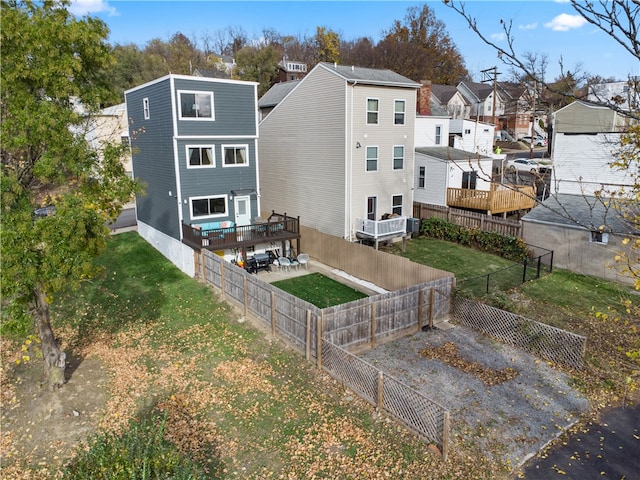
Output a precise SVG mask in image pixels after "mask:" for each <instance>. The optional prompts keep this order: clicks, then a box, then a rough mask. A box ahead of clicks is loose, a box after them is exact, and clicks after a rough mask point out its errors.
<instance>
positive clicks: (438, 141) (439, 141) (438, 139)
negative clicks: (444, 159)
mask: <svg viewBox="0 0 640 480" xmlns="http://www.w3.org/2000/svg"><path fill="white" fill-rule="evenodd" d="M435 143H436V145H442V125H436V135H435Z"/></svg>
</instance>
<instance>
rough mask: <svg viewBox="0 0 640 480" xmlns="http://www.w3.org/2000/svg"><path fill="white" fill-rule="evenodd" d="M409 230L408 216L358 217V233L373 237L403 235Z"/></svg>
mask: <svg viewBox="0 0 640 480" xmlns="http://www.w3.org/2000/svg"><path fill="white" fill-rule="evenodd" d="M406 231H407V217H393V218H388V219H387V220H369V219H366V218H356V233H360V234H362V235H366V236H367V237H371V238H378V237H386V236H389V235H401V234H404V233H406Z"/></svg>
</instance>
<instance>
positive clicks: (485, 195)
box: [447, 185, 536, 213]
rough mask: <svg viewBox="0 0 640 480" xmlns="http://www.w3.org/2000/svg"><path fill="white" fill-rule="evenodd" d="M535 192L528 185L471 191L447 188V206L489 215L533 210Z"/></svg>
mask: <svg viewBox="0 0 640 480" xmlns="http://www.w3.org/2000/svg"><path fill="white" fill-rule="evenodd" d="M535 205H536V191H535V189H534V187H532V186H530V185H519V186H517V187H516V188H515V189H513V188H505V189H502V190H499V189H497V188H492V189H491V190H472V189H469V188H447V206H449V207H458V208H469V209H473V210H482V211H485V212H490V213H504V212H514V211H516V210H524V209H528V208H533V207H534V206H535Z"/></svg>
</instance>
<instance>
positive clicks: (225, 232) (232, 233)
mask: <svg viewBox="0 0 640 480" xmlns="http://www.w3.org/2000/svg"><path fill="white" fill-rule="evenodd" d="M218 223H220V225H219V226H218V227H219V228H211V224H210V223H209V224H207V223H201V224H196V223H192V224H186V223H183V224H182V243H184V244H186V245H189V246H190V247H191V248H193V249H195V250H197V251H200V250H202V249H204V250H211V251H217V250H229V249H238V250H241V251H243V253H245V251H246V249H247V248H248V247H253V246H256V245H261V244H278V243H280V244H281V250H280V251H281V252H284V251H285V248H286V247H285V244H286V242H287V240H289V241H290V242H292V241H293V240H295V241H296V251H297V252H299V251H300V218H299V217H290V216H288V215H287V214H286V213H284V214H279V213H275V212H272V213H271V215H270V216H269V218H268V219H267V221H256V222H254V223H252V224H250V225H235V224H233V222H218ZM228 224H230V226H226V225H228ZM243 258H247V257H246V255H243Z"/></svg>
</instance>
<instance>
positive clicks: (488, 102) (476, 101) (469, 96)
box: [457, 81, 507, 130]
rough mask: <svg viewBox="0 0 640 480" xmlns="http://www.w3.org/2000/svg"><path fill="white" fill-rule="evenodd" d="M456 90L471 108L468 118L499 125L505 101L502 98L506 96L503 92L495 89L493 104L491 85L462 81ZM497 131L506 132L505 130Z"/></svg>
mask: <svg viewBox="0 0 640 480" xmlns="http://www.w3.org/2000/svg"><path fill="white" fill-rule="evenodd" d="M457 89H458V91H459V92H460V93H461V94H462V96H463V97H464V98H465V100H466V101H467V103H468V104H469V105H470V107H471V110H470V115H469V118H471V119H475V120H478V121H481V122H487V123H491V124H493V125H499V121H500V116H501V115H503V114H504V112H505V104H506V101H507V100H506V98H504V97H505V95H506V93H505V92H504V90H502V89H498V88H496V89H495V97H496V98H495V102H494V98H493V97H494V88H493V85H492V84H488V83H477V82H470V81H462V82H460V83H459V84H458V86H457ZM494 105H495V110H494ZM499 129H501V130H506V128H499Z"/></svg>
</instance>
